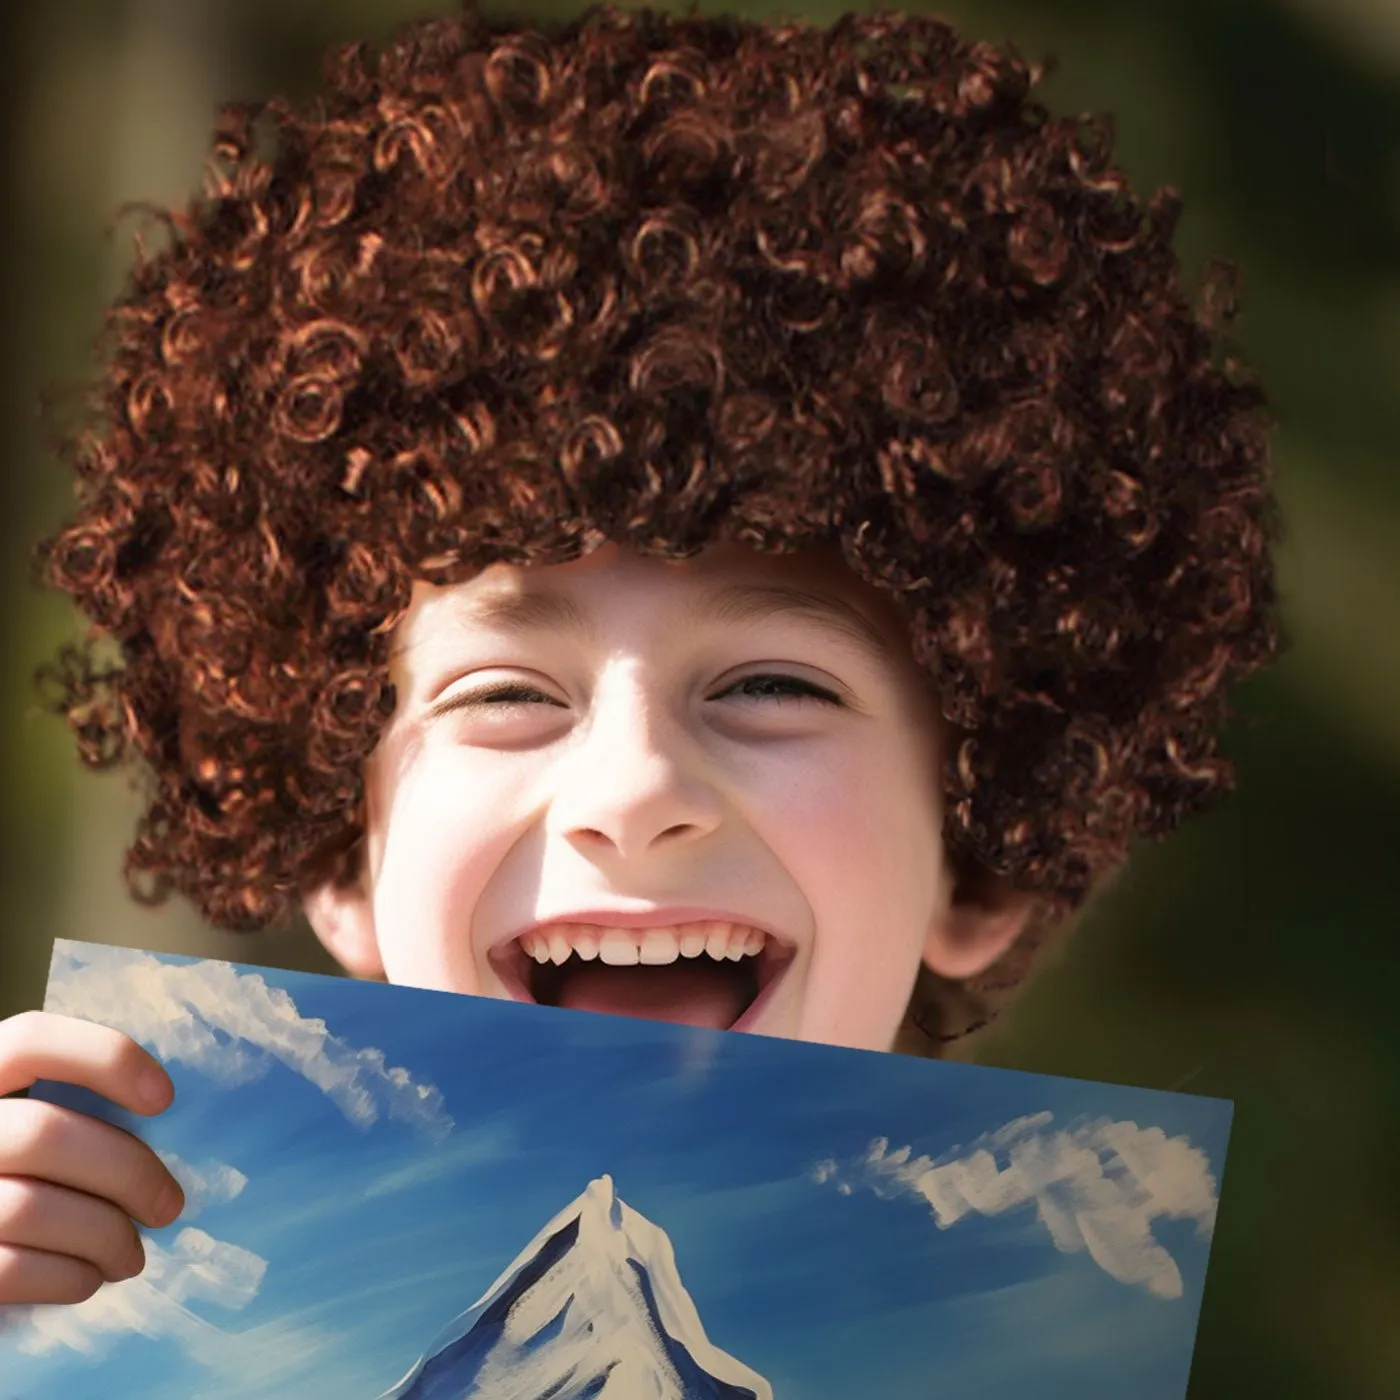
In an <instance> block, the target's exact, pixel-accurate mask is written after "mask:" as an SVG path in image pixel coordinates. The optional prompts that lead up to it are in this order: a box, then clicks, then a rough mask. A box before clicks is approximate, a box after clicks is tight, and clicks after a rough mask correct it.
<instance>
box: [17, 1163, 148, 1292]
mask: <svg viewBox="0 0 1400 1400" xmlns="http://www.w3.org/2000/svg"><path fill="white" fill-rule="evenodd" d="M0 1240H3V1241H4V1242H5V1243H6V1244H8V1245H21V1246H23V1247H25V1248H27V1249H34V1250H43V1251H46V1252H48V1253H50V1254H66V1255H68V1256H70V1257H71V1258H74V1259H81V1260H83V1261H84V1262H86V1263H89V1264H94V1265H96V1267H97V1268H98V1269H99V1270H100V1271H101V1273H102V1277H103V1278H104V1279H106V1280H107V1281H108V1282H109V1283H116V1282H118V1281H119V1280H120V1279H124V1278H132V1277H133V1276H134V1275H136V1274H139V1273H140V1272H141V1270H142V1269H143V1268H145V1266H146V1251H145V1249H144V1248H143V1246H142V1244H141V1237H140V1236H139V1235H138V1234H137V1233H136V1229H135V1227H134V1226H133V1225H132V1223H131V1220H130V1219H129V1218H128V1217H127V1216H126V1215H125V1214H124V1213H123V1212H122V1211H121V1210H119V1209H118V1208H117V1207H116V1206H114V1205H113V1204H112V1203H111V1202H110V1201H103V1200H99V1199H98V1198H97V1197H96V1196H89V1195H87V1194H86V1193H85V1192H82V1191H73V1190H70V1189H69V1188H68V1187H66V1186H56V1185H54V1183H53V1182H51V1181H37V1180H35V1179H33V1178H32V1177H23V1176H0Z"/></svg>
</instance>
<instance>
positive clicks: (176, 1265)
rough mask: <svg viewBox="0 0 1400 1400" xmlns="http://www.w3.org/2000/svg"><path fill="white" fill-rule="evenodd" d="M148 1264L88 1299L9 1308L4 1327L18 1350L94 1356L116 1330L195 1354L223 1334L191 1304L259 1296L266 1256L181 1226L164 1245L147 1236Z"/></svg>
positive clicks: (235, 1303) (220, 1304) (230, 1305)
mask: <svg viewBox="0 0 1400 1400" xmlns="http://www.w3.org/2000/svg"><path fill="white" fill-rule="evenodd" d="M145 1246H146V1267H145V1269H144V1270H143V1271H142V1273H141V1274H140V1276H139V1277H137V1278H133V1279H125V1280H123V1281H122V1282H121V1283H109V1284H105V1285H104V1286H103V1287H102V1288H100V1289H98V1291H97V1292H96V1293H94V1294H93V1296H92V1297H91V1298H89V1299H87V1301H86V1302H82V1303H74V1304H67V1305H64V1306H56V1305H42V1304H41V1305H38V1306H30V1307H13V1308H10V1309H8V1310H7V1314H8V1315H7V1316H6V1317H5V1324H4V1325H5V1330H6V1331H7V1332H10V1331H12V1335H13V1336H14V1338H15V1342H16V1345H17V1346H18V1348H19V1350H20V1351H22V1352H26V1353H28V1354H30V1355H32V1356H43V1355H46V1354H47V1353H49V1352H52V1351H56V1350H58V1349H59V1348H60V1347H67V1348H68V1349H70V1350H72V1351H77V1352H81V1353H83V1354H84V1355H86V1356H99V1355H100V1354H101V1351H102V1346H103V1344H104V1342H106V1341H107V1340H109V1339H110V1338H111V1337H113V1336H116V1335H118V1334H123V1335H124V1334H128V1333H132V1332H138V1333H140V1334H141V1335H142V1336H145V1337H151V1338H158V1337H168V1338H172V1339H174V1340H175V1341H178V1342H180V1343H182V1344H183V1345H184V1346H185V1347H186V1349H187V1350H189V1351H191V1352H192V1353H195V1354H198V1353H199V1352H200V1351H202V1350H206V1349H208V1348H210V1347H217V1346H218V1344H219V1339H220V1338H222V1337H224V1336H226V1335H227V1334H226V1333H224V1332H223V1331H222V1330H221V1329H220V1328H218V1327H216V1326H214V1325H213V1324H212V1323H210V1322H206V1321H205V1320H204V1319H203V1318H201V1317H199V1316H197V1315H196V1314H195V1313H193V1312H191V1311H190V1309H189V1308H188V1306H187V1304H189V1303H192V1302H200V1303H207V1304H212V1305H213V1306H214V1307H217V1308H223V1309H231V1310H235V1311H236V1310H239V1309H242V1308H245V1307H247V1306H248V1304H249V1303H250V1302H252V1300H253V1299H254V1298H255V1297H257V1294H258V1290H259V1289H260V1288H261V1287H262V1281H263V1275H264V1273H265V1272H266V1271H267V1261H266V1260H265V1259H263V1258H261V1257H260V1256H259V1255H257V1254H254V1253H253V1252H252V1251H251V1250H247V1249H242V1248H240V1247H239V1246H238V1245H236V1244H229V1243H228V1242H227V1241H224V1240H216V1239H214V1238H213V1236H211V1235H208V1234H206V1233H205V1232H204V1231H203V1230H199V1229H195V1228H193V1227H191V1226H187V1227H186V1228H185V1229H183V1230H181V1231H180V1233H179V1234H178V1235H176V1237H175V1240H174V1243H173V1244H172V1245H171V1246H170V1248H169V1249H166V1248H164V1247H163V1246H161V1245H160V1244H158V1243H157V1242H156V1241H155V1240H152V1239H150V1238H149V1237H148V1238H147V1239H146V1240H145Z"/></svg>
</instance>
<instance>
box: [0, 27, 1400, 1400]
mask: <svg viewBox="0 0 1400 1400" xmlns="http://www.w3.org/2000/svg"><path fill="white" fill-rule="evenodd" d="M454 8H455V4H454V0H319V2H318V0H48V3H43V4H33V3H31V4H26V5H22V6H21V5H9V6H5V7H3V17H0V70H3V78H4V81H3V82H0V105H3V108H4V111H3V118H4V119H3V122H0V141H3V143H4V146H5V151H4V154H5V157H6V159H5V160H4V162H3V166H2V167H0V179H3V181H4V192H5V206H4V208H5V213H6V217H5V218H4V220H3V223H2V224H0V245H2V246H0V306H2V307H3V317H0V344H3V353H4V355H5V369H6V373H5V374H4V375H3V376H0V394H2V395H3V400H4V408H5V410H6V411H5V412H4V413H3V415H0V425H3V428H2V429H0V430H2V431H3V434H4V437H3V451H4V470H3V473H0V492H3V500H0V505H3V507H4V509H3V510H0V530H3V532H4V542H5V546H6V547H5V548H4V549H3V551H0V561H3V562H2V563H0V567H3V570H4V574H3V586H4V588H5V590H6V592H5V596H6V598H7V599H8V601H9V606H8V607H6V608H5V609H3V613H0V616H3V624H2V625H3V627H4V629H5V633H4V637H3V643H4V652H3V654H4V656H5V658H6V665H5V668H4V682H3V693H2V694H0V704H3V707H4V709H3V714H2V715H0V762H3V765H4V768H3V784H0V823H3V828H2V829H0V838H2V839H0V874H2V875H3V879H4V887H5V889H6V892H7V894H8V909H7V924H8V927H7V929H6V931H5V934H4V936H3V937H0V1015H6V1014H10V1013H11V1012H14V1011H17V1010H20V1009H21V1008H23V1007H26V1006H34V1005H38V1004H39V1003H40V1001H41V1000H42V996H43V985H44V979H45V974H46V971H47V964H48V957H49V948H50V944H51V940H52V939H53V938H54V937H55V936H70V937H75V938H86V939H103V940H108V941H113V942H119V943H130V944H137V945H141V946H146V947H155V948H161V949H166V950H170V951H176V952H192V953H198V954H203V955H212V956H219V957H233V958H236V959H238V960H240V961H248V962H268V963H275V964H280V965H284V966H294V967H300V968H308V969H312V970H319V971H331V970H332V968H331V965H330V964H329V962H328V961H327V960H326V958H325V957H324V955H323V954H321V953H320V951H319V949H317V948H316V947H315V945H314V944H313V943H312V942H311V941H310V940H309V938H305V937H296V936H291V937H289V936H288V935H285V934H282V935H276V934H273V935H260V936H256V937H247V938H237V937H232V936H228V935H220V934H217V933H214V932H212V931H210V930H208V929H206V928H203V927H201V926H200V924H199V922H198V921H197V920H196V919H195V918H194V916H193V915H192V914H191V912H190V911H189V910H188V909H185V908H183V907H180V906H172V907H170V908H168V909H165V910H162V911H159V912H156V913H152V912H150V911H147V910H143V909H140V908H137V907H135V906H133V905H131V904H130V902H129V901H128V900H127V899H126V896H125V893H124V890H123V887H122V885H121V882H120V878H119V874H118V870H119V865H120V859H121V852H122V850H123V847H124V843H125V841H126V839H127V836H128V833H129V831H130V828H131V822H132V818H133V806H132V800H131V797H130V794H129V792H128V789H127V784H126V780H125V779H123V778H109V779H98V778H94V777H91V776H89V775H87V774H83V773H80V772H79V771H78V768H77V764H76V761H75V759H74V757H73V752H72V748H71V744H70V741H69V739H68V736H67V734H66V731H65V730H64V729H63V727H62V726H61V725H59V724H58V723H57V722H55V721H53V720H50V719H47V718H45V717H43V716H41V715H39V714H37V713H36V707H35V704H34V696H33V692H32V689H31V687H30V676H31V674H32V672H33V670H34V667H35V666H36V665H37V664H38V663H39V662H40V661H41V660H42V659H44V658H45V657H47V656H48V655H49V654H50V653H51V652H52V650H53V649H54V648H55V647H56V646H57V645H58V644H59V642H61V641H62V640H63V639H65V638H66V637H68V636H70V635H72V634H73V632H74V628H75V624H74V619H73V618H72V617H71V616H70V614H69V613H68V612H67V610H66V609H65V607H64V606H63V605H62V604H61V603H60V602H59V601H58V600H56V599H54V598H47V597H43V596H40V595H37V594H36V593H35V592H34V591H33V589H32V588H31V587H30V586H29V584H28V562H27V561H28V554H29V550H30V547H31V545H32V543H33V541H34V540H35V539H37V538H38V536H39V535H40V534H41V533H43V532H44V531H46V530H47V529H49V528H50V527H51V526H52V525H53V524H54V523H55V522H56V521H57V520H58V519H59V518H60V516H61V514H62V513H63V511H64V509H65V502H66V499H67V492H68V482H67V480H66V478H65V477H64V476H63V475H62V474H61V473H60V472H58V471H57V470H55V469H54V467H53V466H52V464H51V463H50V462H49V461H48V460H47V458H46V456H45V449H44V442H43V437H42V433H41V429H40V426H39V424H38V422H37V419H36V414H35V411H34V406H35V404H36V402H37V399H38V396H39V394H40V391H41V389H42V388H43V387H44V386H45V385H48V384H51V383H53V382H55V381H63V380H72V379H74V378H75V377H78V376H81V375H82V374H84V373H85V372H86V370H87V368H88V364H89V362H88V360H87V355H88V350H89V346H90V343H91V340H92V337H93V335H94V333H95V331H96V328H97V324H98V316H99V309H100V307H101V305H102V302H103V300H104V299H105V298H106V297H108V296H110V295H111V294H112V292H113V291H114V290H115V289H116V287H117V286H118V285H119V280H120V276H121V272H122V269H123V267H124V266H125V262H126V258H127V253H126V240H125V237H124V236H123V237H120V238H118V239H115V240H105V239H104V238H103V236H102V231H103V229H104V227H105V225H106V222H107V220H108V218H109V216H110V215H111V213H112V212H113V210H114V209H115V208H116V206H117V205H118V204H119V203H121V202H122V201H123V200H127V199H153V200H159V201H167V202H168V201H178V200H180V199H182V198H183V197H184V196H185V194H186V193H187V192H188V191H190V190H191V189H193V188H194V187H195V185H196V184H197V181H198V177H199V169H200V163H201V160H202V156H203V151H204V143H205V138H206V132H207V129H208V125H209V120H210V118H211V116H212V112H213V108H214V105H215V103H216V102H217V101H219V100H221V99H224V98H227V97H233V96H257V95H260V94H265V93H267V92H270V91H272V90H287V89H290V90H293V91H300V92H305V91H308V90H309V89H310V88H312V87H313V86H314V84H315V80H316V73H317V59H318V55H319V53H320V51H321V50H322V49H323V47H324V46H325V45H327V44H329V43H332V42H338V41H341V40H345V39H352V38H361V37H363V38H368V39H371V40H373V39H378V38H381V37H383V36H384V35H386V34H387V33H388V32H389V30H390V29H391V28H392V27H393V25H394V24H396V23H397V22H398V21H400V20H402V19H405V18H408V17H410V16H411V15H414V14H425V13H450V12H451V11H452V10H453V9H454ZM487 8H488V10H489V11H491V12H496V11H498V10H501V9H503V8H505V7H503V6H502V5H501V4H500V0H495V3H492V4H488V6H487ZM510 8H511V9H512V10H513V11H514V12H515V13H519V14H547V13H552V12H563V11H565V10H572V9H573V6H572V5H564V4H519V5H515V6H513V7H510ZM703 8H706V9H711V8H722V7H719V6H711V5H708V4H707V5H706V6H704V7H703ZM737 8H738V9H739V10H740V12H742V13H745V14H753V15H755V16H759V15H772V14H775V13H777V12H776V11H774V10H772V9H770V8H766V7H763V6H759V5H743V4H741V5H738V6H737ZM842 8H844V7H842V6H839V5H824V6H818V5H816V4H815V3H811V0H809V3H808V4H807V5H806V6H804V7H802V8H800V9H797V10H789V11H787V12H785V13H787V14H789V15H792V14H799V15H802V16H804V17H809V18H812V19H818V20H827V19H831V18H834V17H835V16H836V15H837V14H838V13H840V11H841V9H842ZM933 8H935V9H936V10H937V11H938V12H939V13H942V14H944V15H945V16H946V17H948V18H950V19H952V20H953V21H954V22H956V23H957V24H958V25H959V26H960V27H961V28H962V29H963V30H964V31H965V32H966V33H968V34H970V35H974V36H978V37H983V38H988V39H993V40H998V41H1000V40H1005V39H1010V40H1011V41H1013V42H1014V43H1015V44H1016V45H1017V46H1018V47H1019V48H1020V49H1021V51H1022V52H1023V53H1024V54H1026V55H1027V56H1028V57H1031V58H1041V57H1045V56H1046V55H1054V56H1055V57H1056V58H1057V59H1058V60H1059V67H1058V69H1057V70H1056V71H1055V72H1054V73H1053V75H1052V76H1051V78H1050V79H1049V80H1048V82H1047V83H1046V85H1045V88H1044V96H1045V100H1046V101H1047V102H1048V103H1049V105H1050V106H1051V107H1052V108H1053V109H1054V110H1056V111H1059V112H1062V113H1070V112H1075V111H1082V110H1089V109H1096V110H1108V111H1111V112H1113V113H1115V114H1116V117H1117V120H1118V129H1119V151H1120V155H1121V159H1122V161H1123V163H1124V164H1125V165H1126V167H1127V168H1128V170H1129V172H1130V173H1131V174H1132V176H1133V178H1134V181H1135V183H1136V184H1137V186H1138V188H1139V189H1140V190H1141V189H1146V188H1148V187H1155V186H1157V185H1159V184H1163V183H1170V184H1173V185H1175V186H1177V187H1178V188H1179V189H1180V190H1181V191H1182V192H1183V194H1184V195H1185V197H1186V208H1187V213H1186V216H1185V219H1184V221H1183V225H1182V237H1181V245H1180V246H1181V251H1182V254H1183V257H1184V259H1185V261H1186V263H1187V264H1188V266H1189V267H1193V268H1194V267H1197V266H1199V264H1200V262H1201V260H1202V259H1203V258H1204V257H1205V256H1208V255H1221V256H1224V257H1227V258H1229V259H1231V260H1233V261H1236V262H1237V263H1239V264H1240V265H1241V266H1242V267H1243V269H1244V273H1245V283H1244V286H1245V307H1246V314H1245V317H1244V319H1243V322H1242V324H1241V326H1240V329H1239V339H1240V341H1241V343H1242V345H1243V347H1244V350H1245V353H1246V355H1247V356H1248V358H1250V359H1251V360H1252V362H1253V363H1254V364H1255V365H1256V366H1257V368H1258V369H1259V371H1260V372H1261V374H1262V376H1263V378H1264V380H1265V382H1266V384H1267V386H1268V387H1269V389H1270V392H1271V394H1272V397H1273V400H1274V404H1275V407H1276V410H1277V412H1278V415H1279V417H1280V420H1281V430H1280V432H1279V435H1278V438H1277V447H1276V462H1277V468H1278V477H1279V490H1280V493H1281V496H1282V498H1283V503H1284V509H1285V514H1286V519H1287V525H1288V539H1287V542H1286V546H1285V550H1284V554H1283V559H1282V584H1283V590H1284V596H1285V606H1286V615H1287V618H1288V623H1289V627H1290V631H1291V633H1292V636H1293V640H1294V648H1293V651H1292V653H1291V654H1290V656H1289V659H1288V660H1287V661H1286V662H1285V664H1283V665H1282V666H1281V667H1279V668H1278V669H1277V670H1276V671H1274V672H1273V673H1272V674H1271V675H1269V676H1268V677H1267V678H1265V679H1262V680H1260V681H1258V682H1256V683H1254V684H1252V685H1251V686H1250V687H1248V688H1247V689H1246V690H1245V692H1244V693H1242V694H1241V696H1240V704H1239V711H1240V714H1239V720H1238V722H1237V724H1236V725H1235V728H1234V732H1233V735H1232V741H1231V742H1232V749H1233V751H1234V753H1235V754H1236V755H1237V758H1238V761H1239V770H1240V790H1239V792H1238V794H1237V796H1235V797H1234V798H1233V799H1232V800H1231V801H1230V802H1228V803H1227V804H1226V805H1225V806H1224V807H1222V808H1221V809H1220V810H1219V811H1218V812H1217V813H1216V814H1214V815H1212V816H1211V817H1209V818H1207V819H1205V820H1202V821H1200V822H1198V823H1197V824H1196V825H1195V826H1193V827H1191V828H1189V829H1187V830H1185V831H1183V832H1182V833H1180V834H1179V835H1178V836H1177V837H1175V838H1173V839H1172V840H1171V841H1170V842H1168V843H1166V844H1165V845H1163V846H1160V847H1154V848H1152V849H1148V850H1144V851H1142V852H1141V853H1140V855H1139V857H1138V859H1137V860H1136V861H1135V863H1134V867H1133V869H1132V870H1131V871H1130V873H1129V875H1128V877H1127V878H1126V879H1124V880H1123V881H1122V883H1121V885H1120V886H1119V887H1118V888H1117V889H1116V890H1115V891H1114V892H1113V894H1112V896H1111V897H1110V898H1108V899H1107V900H1106V901H1105V902H1104V903H1103V904H1102V905H1101V906H1099V907H1098V908H1097V909H1096V910H1095V911H1094V912H1093V914H1092V916H1091V917H1090V918H1089V919H1088V921H1087V922H1086V923H1085V925H1084V927H1083V928H1082V930H1081V931H1080V933H1079V934H1078V935H1077V936H1076V938H1075V940H1074V941H1073V942H1072V944H1071V945H1070V947H1069V948H1068V950H1067V951H1066V952H1065V954H1064V955H1063V956H1062V957H1061V958H1060V959H1059V960H1058V961H1057V963H1056V964H1055V966H1054V967H1052V968H1051V969H1050V970H1049V971H1047V972H1046V973H1045V975H1044V976H1043V978H1042V979H1041V980H1040V981H1038V983H1037V984H1036V986H1035V988H1034V990H1033V991H1031V992H1030V993H1029V994H1028V995H1027V996H1026V998H1025V999H1024V1000H1023V1002H1022V1003H1021V1005H1020V1006H1019V1008H1018V1009H1017V1012H1016V1014H1015V1015H1014V1017H1013V1018H1012V1019H1011V1020H1010V1021H1008V1022H1007V1023H1006V1024H1004V1025H1002V1026H1000V1027H997V1028H996V1029H995V1030H994V1031H992V1032H991V1033H990V1034H988V1035H986V1036H985V1037H984V1038H983V1039H981V1041H980V1042H978V1043H976V1044H975V1045H973V1046H971V1047H969V1048H968V1050H967V1051H966V1052H965V1053H966V1054H967V1055H969V1056H970V1057H972V1058H976V1059H978V1060H980V1061H982V1062H984V1063H988V1064H999V1065H1009V1066H1015V1067H1018V1068H1027V1069H1034V1070H1040V1071H1046V1072H1051V1073H1059V1074H1069V1075H1078V1076H1083V1077H1088V1078H1099V1079H1112V1080H1119V1081H1124V1082H1129V1083H1134V1084H1141V1085H1151V1086H1154V1087H1158V1088H1166V1089H1182V1090H1186V1091H1189V1092H1196V1093H1205V1094H1213V1095H1220V1096H1224V1097H1228V1098H1231V1099H1233V1100H1234V1101H1235V1104H1236V1124H1235V1134H1234V1138H1233V1142H1232V1146H1231V1154H1230V1159H1229V1163H1228V1167H1227V1171H1226V1174H1225V1183H1224V1195H1223V1204H1222V1209H1221V1214H1220V1223H1219V1227H1218V1231H1217V1234H1216V1239H1215V1246H1214V1252H1213V1258H1212V1265H1211V1273H1210V1279H1209V1283H1208V1286H1207V1291H1206V1300H1205V1306H1204V1311H1203V1315H1202V1320H1201V1326H1200V1333H1199V1341H1198V1347H1197V1356H1196V1363H1195V1369H1194V1375H1193V1380H1192V1383H1191V1390H1190V1397H1191V1400H1217V1397H1219V1398H1220V1400H1223V1397H1226V1396H1230V1397H1239V1396H1253V1395H1267V1396H1269V1397H1271V1398H1272V1400H1302V1397H1324V1396H1325V1397H1356V1400H1395V1397H1397V1396H1400V1212H1397V1210H1396V1209H1395V1196H1396V1191H1397V1187H1400V1015H1397V1013H1396V1011H1395V991H1396V985H1397V974H1398V973H1400V956H1398V955H1397V952H1396V936H1397V933H1398V932H1400V871H1398V870H1397V861H1396V858H1395V857H1396V853H1397V851H1400V471H1397V470H1396V468H1397V460H1396V457H1397V452H1398V451H1400V0H1175V3H1172V4H1163V3H1160V0H1159V2H1158V3H1128V0H1119V3H1111V2H1110V0H1104V3H1095V2H1094V0H981V3H976V2H975V0H958V2H957V3H953V2H951V0H950V3H946V4H941V5H937V6H934V7H933ZM933 1384H934V1381H933V1379H932V1378H931V1381H930V1385H931V1387H932V1386H933ZM930 1393H931V1394H932V1393H933V1391H932V1389H931V1391H930Z"/></svg>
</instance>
